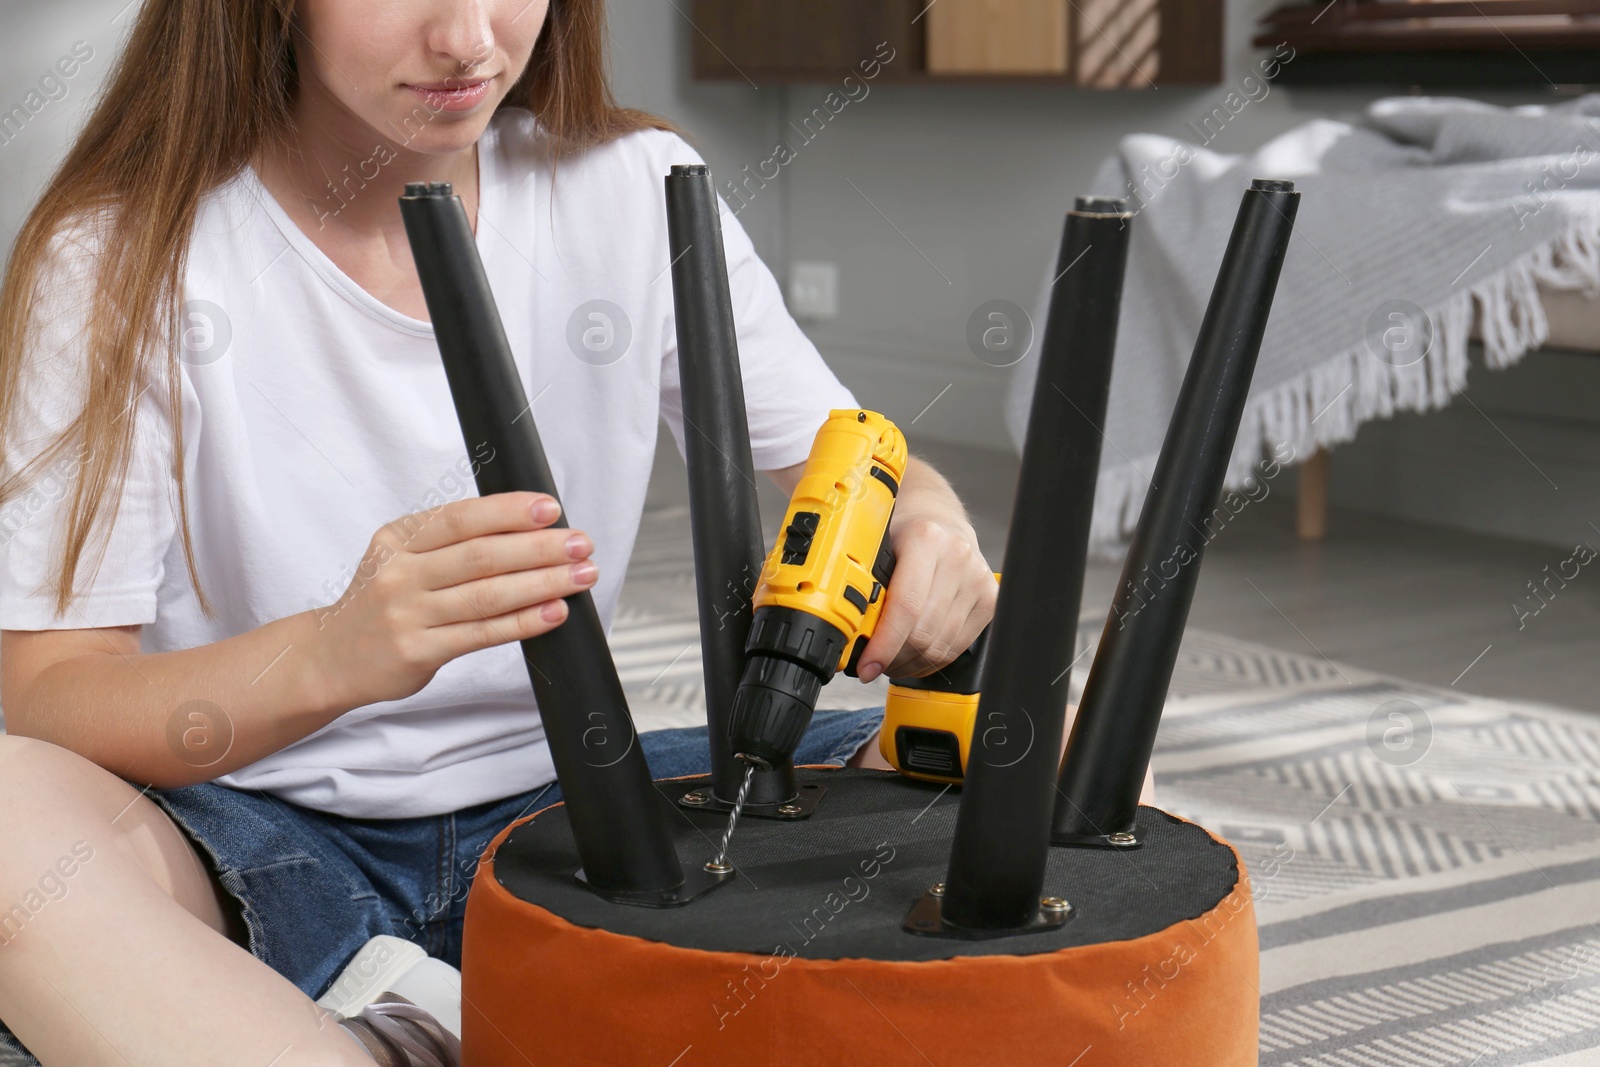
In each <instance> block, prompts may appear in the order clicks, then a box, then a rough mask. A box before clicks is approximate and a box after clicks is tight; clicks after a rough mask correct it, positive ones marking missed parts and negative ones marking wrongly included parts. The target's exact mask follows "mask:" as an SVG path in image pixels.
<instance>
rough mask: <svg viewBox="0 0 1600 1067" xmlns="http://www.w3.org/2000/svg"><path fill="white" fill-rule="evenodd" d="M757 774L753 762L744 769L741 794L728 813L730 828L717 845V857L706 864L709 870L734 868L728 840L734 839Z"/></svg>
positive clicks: (740, 788)
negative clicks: (734, 831)
mask: <svg viewBox="0 0 1600 1067" xmlns="http://www.w3.org/2000/svg"><path fill="white" fill-rule="evenodd" d="M755 776H756V765H755V764H754V763H751V764H749V765H747V766H746V767H745V769H744V781H742V782H740V783H739V795H738V796H736V797H734V798H733V811H731V812H730V813H729V814H728V828H727V829H726V830H724V831H722V844H721V845H719V846H718V847H717V858H716V859H714V860H712V861H711V862H710V863H708V864H706V869H707V870H717V871H726V870H732V868H731V867H729V866H728V842H730V841H732V840H733V828H734V827H735V826H736V825H738V822H739V813H740V812H741V811H743V810H744V802H745V801H746V800H747V799H749V797H750V783H751V782H752V781H754V780H755Z"/></svg>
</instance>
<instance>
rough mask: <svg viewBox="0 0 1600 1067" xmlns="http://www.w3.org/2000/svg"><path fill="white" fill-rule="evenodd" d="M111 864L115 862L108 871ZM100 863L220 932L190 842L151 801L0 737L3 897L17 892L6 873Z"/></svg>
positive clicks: (209, 885) (85, 768) (69, 755)
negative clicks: (142, 882)
mask: <svg viewBox="0 0 1600 1067" xmlns="http://www.w3.org/2000/svg"><path fill="white" fill-rule="evenodd" d="M108 857H116V858H117V862H114V863H112V864H111V865H110V866H109V867H108V866H107V864H106V863H105V862H104V859H105V858H108ZM97 858H98V859H100V860H101V862H100V863H98V864H96V866H97V868H105V869H107V870H108V871H109V870H110V869H113V868H115V869H118V870H121V871H125V872H126V876H129V877H147V878H150V879H152V880H153V881H155V882H156V884H157V885H158V886H159V887H160V888H161V889H163V890H164V891H166V893H167V894H168V895H170V896H172V897H174V898H175V899H177V900H178V901H179V902H180V903H182V904H183V905H184V907H186V908H187V909H188V910H190V911H191V912H194V913H195V914H196V915H198V916H199V917H200V918H203V919H205V920H206V921H207V922H209V923H210V924H211V925H213V926H214V927H217V928H219V929H220V928H222V911H221V908H220V903H219V901H218V899H217V891H216V887H215V885H214V884H213V882H212V880H211V877H210V875H209V873H208V872H207V870H206V868H205V866H204V864H203V863H202V862H201V860H200V857H199V855H198V853H196V851H195V849H194V846H193V845H192V844H191V843H190V841H189V839H188V838H187V837H186V836H185V835H184V833H183V832H182V831H181V830H179V829H178V827H177V826H176V825H175V824H174V823H173V822H172V820H171V819H170V818H168V817H167V814H166V813H165V812H164V811H162V810H161V809H160V808H159V807H158V806H157V805H156V804H155V803H154V802H153V801H151V800H150V799H149V798H147V797H145V796H143V795H142V794H141V793H140V791H139V790H138V789H135V788H134V787H133V786H131V785H129V784H128V783H127V782H125V781H123V780H122V779H120V778H118V777H117V776H116V775H114V774H112V773H111V772H110V771H107V770H105V769H104V768H102V767H100V766H98V765H97V764H95V763H92V762H91V761H89V760H87V759H85V758H84V757H82V756H79V755H78V754H77V753H75V752H72V751H69V750H67V749H65V748H62V747H60V746H59V745H53V744H50V743H49V742H47V741H39V740H36V739H33V738H28V737H16V736H12V735H9V734H0V892H3V891H4V890H6V889H8V888H11V887H10V886H9V885H8V881H9V879H8V877H7V874H6V871H7V869H8V868H9V869H10V870H11V872H12V873H16V874H17V876H18V877H22V876H23V875H24V874H25V873H26V872H28V871H37V870H44V868H45V867H49V868H52V869H54V868H56V867H58V866H61V865H64V866H83V865H87V864H89V863H91V862H93V861H95V860H96V859H97ZM41 865H43V866H41ZM19 872H20V873H19Z"/></svg>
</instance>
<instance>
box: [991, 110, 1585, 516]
mask: <svg viewBox="0 0 1600 1067" xmlns="http://www.w3.org/2000/svg"><path fill="white" fill-rule="evenodd" d="M1252 178H1289V179H1293V180H1294V181H1295V183H1296V185H1297V187H1298V188H1299V189H1300V190H1301V191H1302V192H1303V194H1304V196H1303V198H1302V200H1301V204H1300V212H1299V216H1298V219H1297V221H1296V232H1295V237H1294V239H1293V241H1292V242H1291V244H1290V249H1289V257H1288V260H1287V262H1286V263H1285V265H1284V270H1283V277H1282V280H1281V282H1280V284H1279V286H1278V292H1277V298H1276V301H1275V302H1274V304H1273V310H1272V318H1271V321H1270V323H1269V325H1268V327H1267V333H1266V338H1265V341H1264V342H1263V344H1262V348H1261V358H1260V363H1259V364H1258V366H1257V369H1256V374H1255V381H1254V385H1253V388H1252V390H1251V395H1250V401H1249V404H1248V406H1247V408H1246V410H1245V415H1244V420H1243V423H1242V424H1241V426H1240V430H1239V437H1238V442H1237V444H1236V446H1235V449H1234V453H1233V457H1232V462H1231V464H1230V466H1229V470H1228V478H1227V485H1228V487H1229V488H1230V489H1234V490H1240V489H1247V488H1248V487H1250V486H1251V485H1253V484H1254V482H1253V481H1252V480H1251V479H1252V478H1253V477H1255V475H1252V467H1253V466H1254V465H1255V464H1256V463H1257V462H1258V461H1261V460H1264V459H1273V458H1275V459H1277V460H1279V461H1285V462H1298V461H1299V460H1303V459H1305V458H1306V457H1308V456H1310V455H1311V453H1312V452H1314V451H1315V450H1316V449H1317V448H1318V447H1320V446H1328V445H1335V444H1338V443H1340V442H1343V441H1348V440H1350V439H1351V438H1353V437H1354V436H1355V432H1356V428H1357V427H1358V426H1360V424H1361V423H1363V422H1365V421H1367V420H1369V419H1372V418H1378V417H1384V418H1386V417H1388V416H1390V415H1392V414H1393V413H1394V412H1395V411H1398V410H1416V411H1425V410H1428V409H1432V408H1439V407H1443V406H1444V405H1446V404H1448V403H1450V401H1451V398H1452V396H1453V395H1454V394H1456V393H1458V392H1460V391H1462V389H1463V388H1465V385H1466V378H1467V342H1468V338H1469V335H1470V334H1471V333H1472V331H1473V329H1474V325H1476V328H1477V330H1478V331H1479V332H1480V333H1481V335H1482V341H1483V347H1484V352H1485V361H1486V363H1487V365H1488V366H1490V367H1493V368H1501V367H1506V366H1509V365H1510V364H1512V363H1514V362H1516V361H1517V360H1518V359H1520V358H1521V357H1522V355H1523V354H1524V353H1526V352H1527V351H1529V350H1530V349H1532V348H1536V347H1538V346H1539V345H1540V344H1541V343H1543V341H1544V340H1545V338H1546V336H1547V333H1548V327H1547V324H1546V320H1545V315H1544V311H1543V308H1542V307H1541V304H1540V297H1539V289H1540V287H1544V288H1546V289H1556V290H1581V291H1583V292H1584V293H1585V294H1587V295H1591V296H1592V295H1597V294H1600V94H1594V95H1589V96H1584V97H1580V98H1577V99H1575V100H1571V101H1567V102H1564V103H1560V104H1557V105H1553V106H1542V105H1541V106H1529V107H1519V108H1510V109H1507V108H1499V107H1493V106H1490V105H1487V104H1482V103H1477V102H1474V101H1470V100H1460V99H1448V98H1427V97H1397V98H1390V99H1384V100H1379V101H1377V102H1375V103H1373V104H1372V105H1370V106H1369V107H1368V108H1367V110H1366V112H1365V113H1364V114H1363V115H1362V116H1360V118H1359V119H1358V120H1356V121H1353V122H1341V121H1333V120H1326V119H1321V120H1316V121H1313V122H1310V123H1307V124H1306V125H1304V126H1300V127H1298V128H1296V129H1294V130H1291V131H1289V132H1288V133H1285V134H1283V135H1282V136H1280V137H1278V138H1276V139H1274V140H1273V141H1271V142H1269V143H1268V144H1267V145H1265V146H1264V147H1263V148H1261V149H1260V150H1259V151H1257V152H1255V153H1252V154H1250V155H1244V156H1228V155H1219V154H1216V153H1213V152H1209V151H1207V150H1205V149H1203V148H1196V147H1194V146H1192V145H1188V144H1186V143H1184V142H1182V141H1178V140H1174V139H1172V138H1169V137H1161V136H1155V135H1150V134H1138V135H1133V136H1129V137H1126V138H1124V139H1123V141H1122V144H1121V148H1120V150H1119V152H1118V154H1117V155H1115V156H1113V157H1112V158H1111V159H1109V160H1107V161H1106V163H1105V164H1104V165H1103V166H1102V167H1101V169H1100V172H1099V174H1098V176H1097V178H1096V181H1095V187H1094V189H1093V190H1091V191H1092V192H1094V193H1097V194H1100V195H1113V196H1123V197H1127V198H1128V199H1129V200H1130V202H1131V205H1132V208H1133V210H1134V212H1135V218H1134V221H1133V228H1134V232H1133V237H1132V244H1131V248H1130V251H1129V258H1128V274H1127V282H1126V287H1125V289H1124V291H1123V301H1122V316H1121V322H1120V325H1119V328H1118V343H1117V361H1116V367H1115V370H1114V373H1113V375H1112V384H1111V401H1110V408H1109V410H1108V412H1107V416H1106V425H1105V437H1106V443H1105V446H1104V448H1103V450H1102V455H1101V461H1100V482H1099V489H1098V492H1097V494H1096V498H1095V512H1094V529H1093V536H1094V539H1095V540H1096V541H1097V542H1101V543H1104V542H1109V541H1115V540H1118V539H1120V538H1121V537H1122V536H1123V535H1124V534H1126V533H1127V532H1128V531H1130V530H1131V529H1132V527H1133V525H1134V523H1135V522H1136V521H1137V519H1138V514H1139V508H1140V506H1141V504H1142V502H1143V500H1144V493H1145V490H1146V488H1147V487H1148V485H1149V477H1150V474H1151V472H1152V471H1153V469H1154V466H1155V460H1156V456H1157V454H1158V453H1159V452H1160V449H1161V441H1162V438H1163V436H1164V434H1165V432H1166V425H1167V420H1168V419H1169V418H1170V416H1171V413H1172V408H1173V404H1174V403H1175V401H1176V397H1177V391H1178V386H1179V384H1180V383H1181V382H1182V379H1183V373H1184V369H1185V367H1186V366H1187V365H1188V361H1189V355H1190V351H1191V347H1192V345H1193V343H1194V338H1195V335H1196V333H1197V332H1198V331H1199V327H1200V320H1201V317H1202V315H1203V314H1204V312H1205V306H1206V301H1207V300H1208V298H1209V295H1210V291H1211V284H1212V282H1213V280H1214V279H1215V277H1216V272H1217V267H1218V265H1219V262H1220V260H1221V256H1222V250H1223V247H1224V246H1225V245H1226V244H1227V239H1228V233H1229V230H1230V229H1231V227H1232V225H1233V219H1234V215H1235V213H1236V212H1237V210H1238V205H1239V198H1240V195H1241V194H1242V193H1243V191H1244V190H1245V189H1246V188H1248V186H1249V184H1250V180H1251V179H1252ZM1054 274H1055V270H1054V265H1053V264H1052V265H1051V269H1049V270H1048V271H1047V272H1046V278H1047V279H1048V278H1049V277H1051V276H1053V275H1054ZM1048 295H1049V283H1048V281H1047V282H1046V283H1045V286H1044V290H1043V292H1041V294H1040V299H1039V302H1038V304H1037V305H1036V308H1035V322H1036V323H1039V324H1040V332H1041V333H1042V331H1043V325H1042V324H1043V323H1044V317H1045V316H1044V312H1045V308H1046V307H1047V300H1048ZM1036 347H1037V346H1036ZM1036 355H1037V354H1036V352H1035V353H1030V354H1029V355H1028V356H1027V357H1026V358H1025V359H1023V360H1022V361H1021V362H1019V363H1018V365H1017V370H1016V377H1015V378H1014V380H1013V382H1012V385H1011V390H1010V395H1009V398H1008V401H1007V412H1006V415H1007V422H1008V425H1009V427H1010V430H1011V434H1012V437H1013V440H1014V441H1015V442H1016V443H1017V445H1018V447H1019V448H1020V447H1021V442H1022V438H1023V433H1024V429H1025V426H1026V423H1027V418H1028V407H1029V403H1030V401H1031V398H1032V391H1033V380H1034V378H1035V377H1036V373H1037V367H1038V360H1037V358H1036Z"/></svg>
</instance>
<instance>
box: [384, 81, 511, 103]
mask: <svg viewBox="0 0 1600 1067" xmlns="http://www.w3.org/2000/svg"><path fill="white" fill-rule="evenodd" d="M493 81H494V79H493V78H485V79H483V80H482V81H479V82H459V83H451V84H448V85H447V84H445V83H437V84H434V85H407V86H406V88H407V89H410V90H411V91H412V92H414V93H416V94H417V95H418V96H420V97H422V98H423V99H424V100H426V101H427V102H428V106H429V107H430V108H433V109H434V110H435V111H471V110H472V109H473V108H475V107H477V106H478V104H479V103H480V102H481V101H482V100H483V98H484V97H486V96H488V95H489V86H490V84H492V83H493Z"/></svg>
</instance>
